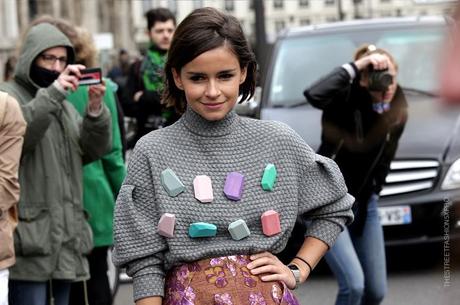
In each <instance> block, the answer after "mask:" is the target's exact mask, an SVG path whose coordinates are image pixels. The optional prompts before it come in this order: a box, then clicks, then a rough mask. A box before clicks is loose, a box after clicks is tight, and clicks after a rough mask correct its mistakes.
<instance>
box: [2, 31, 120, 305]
mask: <svg viewBox="0 0 460 305" xmlns="http://www.w3.org/2000/svg"><path fill="white" fill-rule="evenodd" d="M74 59H75V51H74V48H73V46H72V44H71V43H70V41H69V40H68V38H67V37H66V36H65V35H64V34H63V33H62V32H61V31H59V30H58V29H57V28H56V27H54V26H53V25H51V24H48V23H42V24H38V25H36V26H33V27H31V28H30V29H29V30H28V31H27V34H25V36H24V41H23V43H22V48H21V50H20V55H19V58H18V64H17V65H16V70H15V74H14V79H13V80H12V81H11V82H8V83H1V84H0V90H2V91H5V92H7V93H8V94H10V95H11V96H12V97H14V98H15V99H16V100H17V101H18V102H19V104H20V106H21V110H22V114H23V116H24V119H25V121H26V122H27V128H26V132H25V136H24V145H23V149H22V154H21V161H20V165H19V184H20V186H21V196H20V199H19V204H18V216H19V217H18V218H19V223H18V227H17V229H16V231H15V233H14V246H15V251H16V264H15V265H14V266H12V267H11V268H9V272H10V281H9V304H11V305H26V304H27V305H44V304H56V305H68V304H69V293H70V287H71V283H72V282H74V281H82V280H85V279H88V278H89V267H88V261H87V258H86V256H87V255H88V253H89V252H90V251H91V249H92V248H93V238H92V231H91V228H90V227H89V225H88V223H87V219H86V213H85V211H84V207H83V202H82V201H83V198H82V197H83V164H86V163H89V162H91V161H94V160H97V159H99V158H100V157H102V156H103V155H105V154H106V153H107V152H108V151H109V150H110V147H111V137H112V132H111V120H110V114H109V111H108V109H107V107H106V106H105V105H104V104H103V102H102V98H103V96H104V93H105V90H106V89H105V86H104V85H102V84H99V85H94V86H91V87H90V88H89V89H88V104H87V107H86V109H85V111H84V114H83V115H80V114H79V113H78V112H77V110H76V109H75V107H74V106H72V105H71V104H70V103H69V101H68V100H67V97H68V95H69V94H70V92H71V91H74V90H75V89H76V88H77V87H78V86H79V77H80V76H81V70H82V69H84V68H85V66H83V65H75V64H73V63H74Z"/></svg>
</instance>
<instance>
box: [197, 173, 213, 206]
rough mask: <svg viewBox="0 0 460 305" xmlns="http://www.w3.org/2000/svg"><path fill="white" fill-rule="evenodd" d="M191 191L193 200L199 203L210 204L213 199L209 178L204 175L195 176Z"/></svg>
mask: <svg viewBox="0 0 460 305" xmlns="http://www.w3.org/2000/svg"><path fill="white" fill-rule="evenodd" d="M193 189H194V190H195V198H196V199H198V200H199V201H201V202H212V200H213V199H214V195H213V192H212V182H211V178H209V177H208V176H206V175H200V176H196V177H195V179H193Z"/></svg>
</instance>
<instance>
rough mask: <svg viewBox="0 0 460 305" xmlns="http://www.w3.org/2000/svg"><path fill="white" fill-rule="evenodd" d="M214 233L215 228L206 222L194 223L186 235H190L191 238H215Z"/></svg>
mask: <svg viewBox="0 0 460 305" xmlns="http://www.w3.org/2000/svg"><path fill="white" fill-rule="evenodd" d="M216 233H217V227H216V226H215V225H213V224H212V223H207V222H195V223H192V224H191V225H190V227H189V228H188V235H190V237H191V238H196V237H212V236H216Z"/></svg>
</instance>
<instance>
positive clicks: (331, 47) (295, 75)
mask: <svg viewBox="0 0 460 305" xmlns="http://www.w3.org/2000/svg"><path fill="white" fill-rule="evenodd" d="M354 49H355V45H354V44H353V42H352V41H350V40H349V39H348V38H347V37H340V36H331V35H328V36H327V37H313V38H309V39H307V40H306V39H304V38H301V39H291V40H286V41H285V43H283V44H282V45H281V47H280V49H279V53H278V57H277V62H276V65H275V67H274V71H273V81H272V84H273V85H272V86H271V90H270V91H271V95H270V100H271V101H272V103H273V104H274V105H286V104H297V103H299V101H302V100H303V90H304V89H305V88H306V84H310V83H312V82H313V81H315V80H316V79H318V78H319V77H320V76H321V75H322V74H324V71H328V70H330V69H332V68H333V67H335V66H337V65H339V64H341V63H343V62H344V60H346V58H347V57H348V54H350V53H352V52H353V50H354ZM337 50H340V52H337ZM337 53H340V54H337Z"/></svg>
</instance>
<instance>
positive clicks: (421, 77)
mask: <svg viewBox="0 0 460 305" xmlns="http://www.w3.org/2000/svg"><path fill="white" fill-rule="evenodd" d="M442 43H443V35H442V34H441V32H440V31H439V30H424V31H421V30H415V31H393V32H390V33H384V34H383V35H382V37H381V38H380V39H379V40H378V41H377V45H378V46H379V47H381V48H383V49H385V50H389V51H390V53H391V54H392V55H393V56H394V57H395V60H396V62H397V63H398V65H399V69H398V70H399V71H398V83H399V84H400V85H401V86H402V87H407V88H412V89H417V90H422V91H429V92H437V91H438V90H437V89H438V82H437V80H438V79H439V78H438V76H439V74H438V73H439V69H438V67H439V61H440V59H441V54H440V51H441V46H442Z"/></svg>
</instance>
